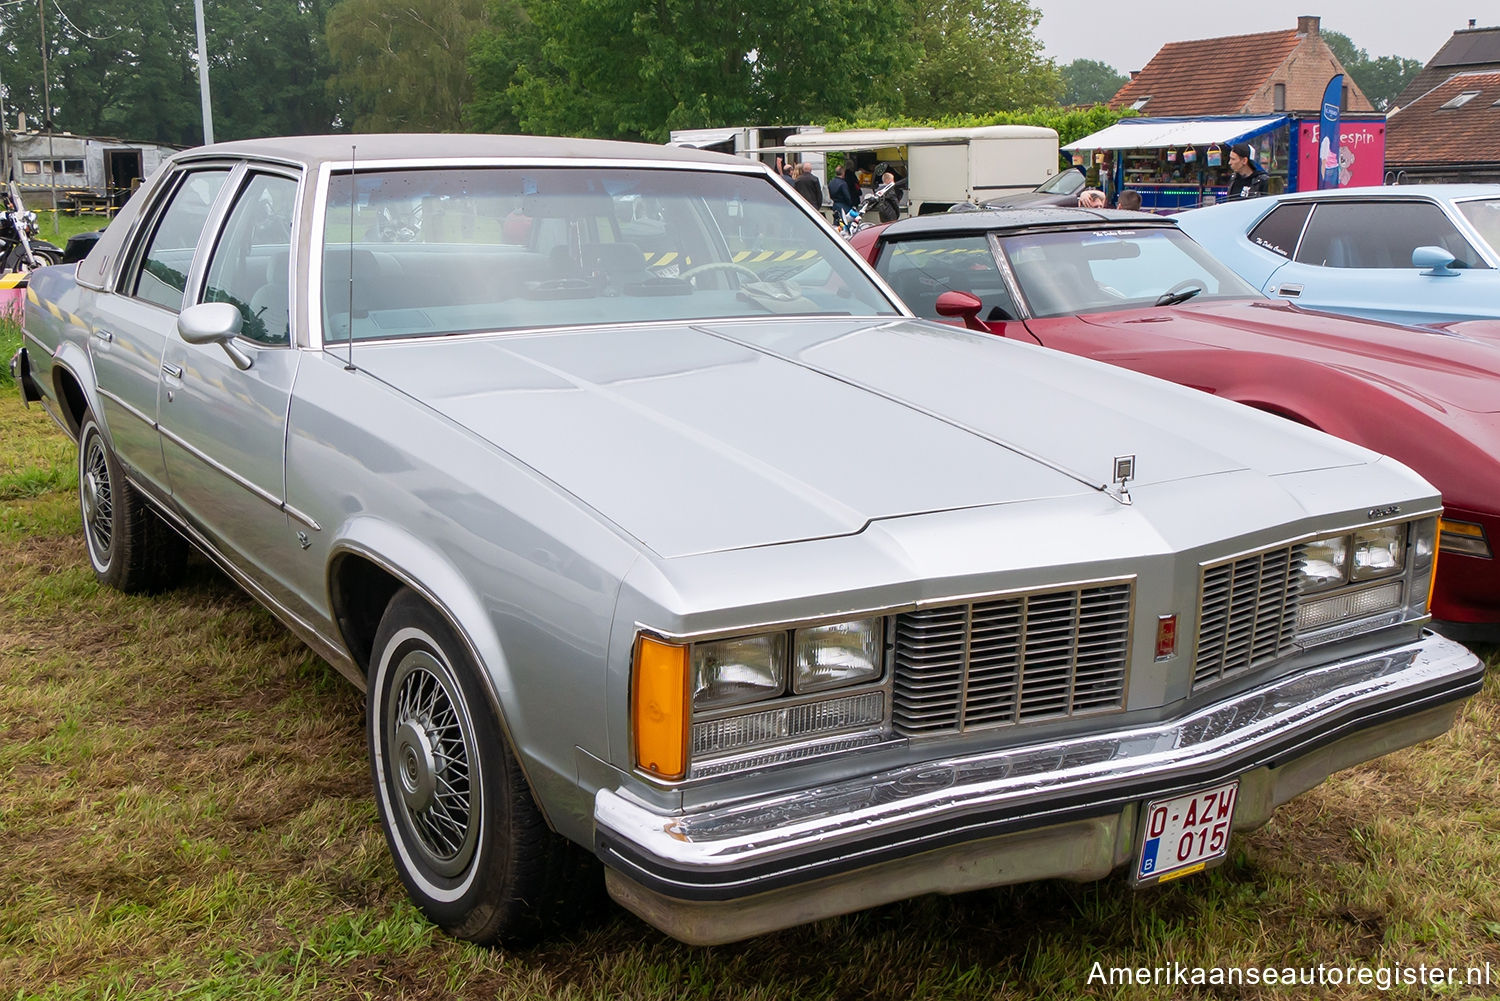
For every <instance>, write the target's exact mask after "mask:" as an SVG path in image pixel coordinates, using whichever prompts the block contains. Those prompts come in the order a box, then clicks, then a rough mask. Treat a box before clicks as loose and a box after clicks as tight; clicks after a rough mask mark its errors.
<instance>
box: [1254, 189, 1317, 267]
mask: <svg viewBox="0 0 1500 1001" xmlns="http://www.w3.org/2000/svg"><path fill="white" fill-rule="evenodd" d="M1311 211H1312V205H1311V204H1310V203H1308V202H1292V203H1290V204H1287V205H1278V206H1276V208H1274V209H1272V210H1271V214H1270V215H1268V216H1266V217H1265V218H1264V219H1262V220H1261V221H1260V223H1259V224H1258V225H1257V226H1256V227H1255V228H1254V229H1252V230H1251V231H1250V242H1251V243H1253V244H1255V245H1256V246H1257V247H1261V248H1263V249H1265V250H1269V251H1270V252H1271V253H1273V254H1279V255H1281V256H1282V257H1285V258H1286V259H1287V260H1291V257H1292V254H1293V253H1295V252H1296V250H1297V241H1298V240H1299V239H1301V237H1302V227H1303V225H1304V224H1306V222H1307V214H1308V213H1309V212H1311Z"/></svg>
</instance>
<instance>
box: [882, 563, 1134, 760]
mask: <svg viewBox="0 0 1500 1001" xmlns="http://www.w3.org/2000/svg"><path fill="white" fill-rule="evenodd" d="M1130 600H1131V585H1129V584H1107V585H1103V586H1098V587H1085V588H1071V589H1068V590H1061V591H1047V592H1039V593H1035V594H1021V595H1007V596H1006V597H1003V598H995V599H991V600H988V601H979V602H974V603H973V604H965V605H949V606H945V607H942V608H931V609H924V610H922V611H918V612H904V613H902V614H901V615H898V616H896V625H895V632H896V635H895V643H896V670H895V689H894V693H893V697H892V710H893V722H894V725H895V729H896V731H897V732H898V733H903V734H907V735H914V734H928V733H952V732H958V731H963V730H972V729H975V728H979V727H994V726H1007V725H1013V724H1017V723H1029V722H1033V721H1036V720H1044V719H1056V718H1058V717H1063V716H1072V715H1075V714H1078V713H1086V712H1097V711H1100V710H1107V709H1118V708H1120V707H1121V706H1122V705H1123V704H1124V698H1125V668H1126V665H1127V663H1128V661H1129V651H1130Z"/></svg>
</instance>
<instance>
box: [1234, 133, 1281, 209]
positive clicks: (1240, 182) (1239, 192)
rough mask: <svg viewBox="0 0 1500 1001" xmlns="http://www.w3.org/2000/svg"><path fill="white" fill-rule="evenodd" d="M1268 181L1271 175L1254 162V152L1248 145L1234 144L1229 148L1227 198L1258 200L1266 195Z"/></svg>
mask: <svg viewBox="0 0 1500 1001" xmlns="http://www.w3.org/2000/svg"><path fill="white" fill-rule="evenodd" d="M1270 180H1271V175H1269V174H1267V173H1266V171H1265V168H1264V167H1262V166H1261V165H1260V164H1258V163H1256V162H1255V151H1254V150H1252V149H1251V148H1250V144H1249V143H1235V144H1234V145H1233V146H1231V147H1229V194H1228V197H1230V198H1259V197H1260V196H1261V195H1263V194H1265V193H1266V185H1267V183H1268V182H1269V181H1270Z"/></svg>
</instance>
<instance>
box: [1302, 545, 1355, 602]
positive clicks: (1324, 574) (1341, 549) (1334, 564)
mask: <svg viewBox="0 0 1500 1001" xmlns="http://www.w3.org/2000/svg"><path fill="white" fill-rule="evenodd" d="M1301 574H1302V590H1303V592H1304V593H1307V594H1311V593H1314V592H1317V591H1327V590H1329V589H1331V588H1335V587H1341V586H1343V585H1344V584H1346V583H1348V581H1349V536H1347V535H1339V536H1335V537H1334V538H1332V539H1317V540H1315V541H1313V542H1309V543H1308V544H1307V548H1306V550H1305V555H1304V558H1303V561H1302V569H1301Z"/></svg>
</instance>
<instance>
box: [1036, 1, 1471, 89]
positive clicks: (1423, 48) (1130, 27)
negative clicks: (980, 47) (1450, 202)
mask: <svg viewBox="0 0 1500 1001" xmlns="http://www.w3.org/2000/svg"><path fill="white" fill-rule="evenodd" d="M1032 2H1033V3H1035V4H1036V7H1037V8H1038V9H1039V10H1040V11H1041V12H1042V23H1041V27H1040V28H1039V29H1038V37H1040V39H1041V41H1042V44H1043V46H1045V48H1046V54H1047V55H1049V56H1051V57H1052V58H1053V59H1056V60H1057V62H1058V64H1059V65H1066V64H1067V63H1070V62H1072V61H1073V60H1074V59H1097V60H1098V61H1099V62H1102V63H1108V64H1109V65H1111V66H1113V67H1114V68H1115V69H1117V70H1119V71H1120V72H1121V73H1129V72H1130V71H1131V70H1138V69H1140V68H1141V67H1142V66H1145V65H1146V63H1147V61H1149V60H1150V58H1151V57H1152V56H1154V55H1155V54H1156V50H1157V49H1159V48H1161V47H1162V46H1163V45H1165V44H1166V43H1167V42H1181V41H1186V40H1188V39H1192V38H1219V37H1221V36H1224V35H1249V34H1253V33H1255V32H1258V31H1278V30H1281V29H1292V28H1295V27H1297V17H1298V15H1300V14H1316V15H1318V16H1319V17H1321V18H1322V19H1323V21H1322V26H1323V29H1324V30H1325V31H1337V32H1340V33H1341V34H1345V35H1348V36H1349V38H1350V40H1352V41H1353V42H1354V44H1355V45H1357V46H1359V47H1360V48H1362V49H1364V50H1365V51H1366V52H1368V53H1369V54H1370V55H1371V56H1372V57H1373V56H1405V57H1406V58H1408V59H1415V60H1417V61H1418V62H1421V63H1425V62H1427V60H1429V59H1431V58H1432V57H1433V55H1434V54H1435V53H1436V52H1437V50H1438V49H1440V48H1441V47H1442V45H1443V43H1444V42H1445V41H1447V40H1448V38H1449V37H1450V36H1451V35H1452V34H1453V32H1454V31H1455V30H1456V29H1458V28H1465V27H1468V24H1469V18H1471V17H1472V18H1474V19H1475V20H1476V21H1477V22H1478V26H1479V27H1481V28H1484V27H1494V26H1496V25H1500V11H1497V10H1496V6H1495V0H1416V2H1413V0H1312V2H1305V0H1297V2H1293V0H1254V2H1252V3H1244V2H1240V3H1236V2H1233V0H1216V2H1215V0H1210V2H1208V3H1198V2H1195V0H1132V2H1130V3H1128V4H1127V3H1113V4H1102V3H1099V2H1098V0H1032Z"/></svg>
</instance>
